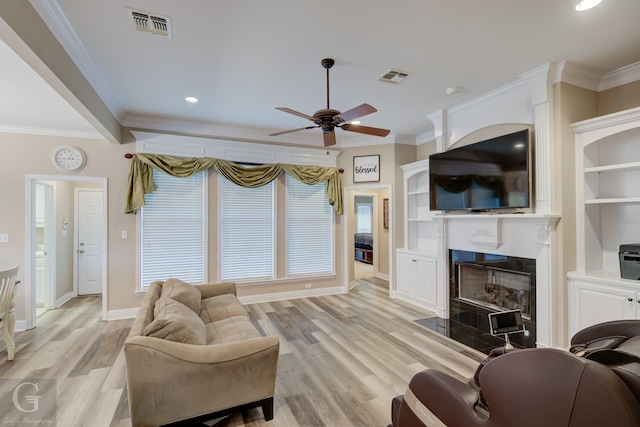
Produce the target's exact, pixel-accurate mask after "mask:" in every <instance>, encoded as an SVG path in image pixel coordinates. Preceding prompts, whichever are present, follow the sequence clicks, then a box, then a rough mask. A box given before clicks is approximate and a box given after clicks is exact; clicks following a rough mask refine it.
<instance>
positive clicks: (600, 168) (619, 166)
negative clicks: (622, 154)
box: [584, 162, 640, 174]
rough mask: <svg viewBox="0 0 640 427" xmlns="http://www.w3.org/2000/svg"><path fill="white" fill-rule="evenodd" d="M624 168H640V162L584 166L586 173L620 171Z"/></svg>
mask: <svg viewBox="0 0 640 427" xmlns="http://www.w3.org/2000/svg"><path fill="white" fill-rule="evenodd" d="M623 170H640V162H631V163H621V164H615V165H606V166H593V167H590V168H584V173H585V174H588V173H606V172H618V171H623Z"/></svg>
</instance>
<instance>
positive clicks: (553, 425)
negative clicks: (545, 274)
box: [391, 321, 640, 427]
mask: <svg viewBox="0 0 640 427" xmlns="http://www.w3.org/2000/svg"><path fill="white" fill-rule="evenodd" d="M614 335H624V336H628V337H632V336H640V321H621V322H609V325H608V326H606V324H603V325H596V326H594V327H591V328H587V329H585V330H583V331H581V332H579V333H578V334H576V335H575V336H574V337H573V339H572V344H576V343H584V342H589V341H592V340H594V339H598V338H601V337H606V336H614ZM629 365H630V366H632V368H630V367H629V366H627V367H623V368H624V369H622V371H623V372H618V371H620V369H619V368H620V366H606V365H604V364H601V363H598V362H595V361H592V360H587V359H586V358H583V357H579V356H576V355H574V354H572V353H570V352H567V351H563V350H556V349H541V348H540V349H526V350H517V351H511V352H507V353H505V354H502V355H500V356H498V357H495V358H494V359H492V360H490V361H489V362H488V363H486V364H483V366H482V369H481V370H480V371H479V372H478V373H477V374H478V375H477V383H478V384H477V386H476V385H475V383H474V381H473V379H472V380H471V381H469V383H464V382H460V381H458V380H456V379H454V378H452V377H450V376H448V375H446V374H444V373H442V372H439V371H437V370H433V369H427V370H426V371H422V372H419V373H418V374H416V375H415V376H414V377H413V378H412V379H411V382H410V383H409V388H408V390H407V392H406V393H405V395H404V396H397V397H396V398H394V399H393V401H392V408H391V418H392V424H391V426H393V427H425V426H426V427H443V426H447V427H472V426H486V427H542V426H544V427H590V426H594V427H596V426H616V427H627V426H628V427H632V426H633V427H637V426H640V399H639V396H640V392H639V390H640V373H639V372H638V370H640V366H638V365H640V363H638V364H633V363H631V364H629ZM636 373H637V374H638V375H636ZM478 387H479V389H480V390H481V391H482V395H483V397H484V402H485V403H486V406H485V405H482V404H481V402H480V390H479V389H478Z"/></svg>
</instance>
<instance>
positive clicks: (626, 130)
mask: <svg viewBox="0 0 640 427" xmlns="http://www.w3.org/2000/svg"><path fill="white" fill-rule="evenodd" d="M572 127H573V130H574V132H575V140H576V243H577V245H576V247H577V259H576V261H577V262H576V267H577V271H575V272H572V273H569V276H568V281H567V283H568V286H569V290H568V291H569V292H568V295H569V301H568V305H569V307H568V308H569V329H570V331H569V332H570V335H573V334H574V333H575V332H577V331H578V330H580V329H582V328H584V327H586V326H590V325H593V324H595V323H599V322H604V321H609V320H616V319H627V318H637V317H638V311H639V310H640V309H639V308H638V306H640V304H639V303H638V300H639V298H638V293H639V292H640V281H634V280H626V279H623V278H622V276H621V273H620V263H619V257H618V252H619V249H620V245H623V244H629V243H637V241H639V240H640V221H638V220H637V218H640V185H638V183H639V182H640V108H633V109H630V110H625V111H621V112H618V113H613V114H609V115H606V116H601V117H596V118H593V119H589V120H585V121H582V122H579V123H574V124H573V125H572Z"/></svg>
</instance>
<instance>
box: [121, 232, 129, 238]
mask: <svg viewBox="0 0 640 427" xmlns="http://www.w3.org/2000/svg"><path fill="white" fill-rule="evenodd" d="M120 236H121V237H122V238H123V239H126V238H127V237H128V234H127V230H122V233H120Z"/></svg>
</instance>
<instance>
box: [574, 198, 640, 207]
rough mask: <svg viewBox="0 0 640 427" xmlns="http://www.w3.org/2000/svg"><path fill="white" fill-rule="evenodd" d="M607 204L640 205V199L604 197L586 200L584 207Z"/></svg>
mask: <svg viewBox="0 0 640 427" xmlns="http://www.w3.org/2000/svg"><path fill="white" fill-rule="evenodd" d="M607 203H611V204H614V203H640V197H606V198H602V199H588V200H585V201H584V204H585V205H603V204H607Z"/></svg>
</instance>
